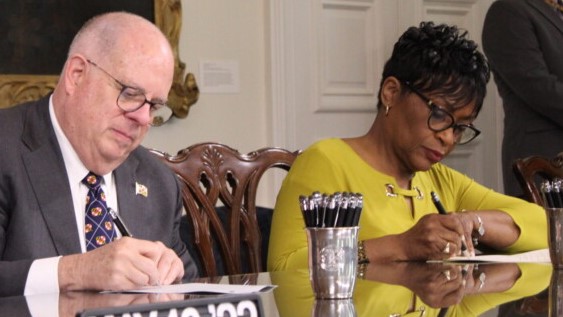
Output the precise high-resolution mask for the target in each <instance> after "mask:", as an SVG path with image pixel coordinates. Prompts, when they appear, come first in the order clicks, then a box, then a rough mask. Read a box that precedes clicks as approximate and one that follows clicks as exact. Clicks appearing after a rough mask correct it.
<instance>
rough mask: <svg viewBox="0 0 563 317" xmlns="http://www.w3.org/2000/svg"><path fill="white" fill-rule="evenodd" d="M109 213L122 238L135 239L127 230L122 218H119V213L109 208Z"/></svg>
mask: <svg viewBox="0 0 563 317" xmlns="http://www.w3.org/2000/svg"><path fill="white" fill-rule="evenodd" d="M108 212H109V215H110V216H111V219H113V222H114V223H115V225H116V226H117V229H119V232H120V233H121V236H122V237H133V235H132V234H131V232H130V231H129V230H128V229H127V227H126V226H125V223H123V221H122V220H121V218H120V217H119V215H118V214H117V212H116V211H115V210H113V208H108Z"/></svg>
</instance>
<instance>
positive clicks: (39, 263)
mask: <svg viewBox="0 0 563 317" xmlns="http://www.w3.org/2000/svg"><path fill="white" fill-rule="evenodd" d="M60 259H61V257H60V256H58V257H52V258H45V259H39V260H35V261H33V263H31V267H30V268H29V273H28V274H27V280H26V282H25V290H24V293H23V294H24V295H25V296H28V295H36V294H45V293H58V292H59V271H58V269H59V260H60Z"/></svg>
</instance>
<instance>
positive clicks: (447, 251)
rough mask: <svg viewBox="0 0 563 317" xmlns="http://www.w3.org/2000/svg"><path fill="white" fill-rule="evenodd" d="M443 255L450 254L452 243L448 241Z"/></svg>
mask: <svg viewBox="0 0 563 317" xmlns="http://www.w3.org/2000/svg"><path fill="white" fill-rule="evenodd" d="M442 252H443V253H446V254H450V242H449V241H448V243H446V246H445V247H444V250H442Z"/></svg>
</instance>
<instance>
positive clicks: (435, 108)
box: [401, 80, 481, 145]
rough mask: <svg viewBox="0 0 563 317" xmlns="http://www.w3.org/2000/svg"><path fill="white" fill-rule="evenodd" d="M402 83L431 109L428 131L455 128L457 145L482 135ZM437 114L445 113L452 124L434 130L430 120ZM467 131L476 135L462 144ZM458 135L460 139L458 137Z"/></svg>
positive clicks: (411, 87) (470, 125) (408, 84)
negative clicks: (464, 132) (464, 133)
mask: <svg viewBox="0 0 563 317" xmlns="http://www.w3.org/2000/svg"><path fill="white" fill-rule="evenodd" d="M401 83H403V85H405V87H407V88H408V89H409V90H410V91H412V92H414V93H415V94H416V95H417V96H418V97H419V98H420V99H422V101H424V103H425V104H426V106H428V109H430V114H429V115H428V120H427V121H426V124H427V125H428V129H430V130H432V131H434V132H442V131H445V130H447V129H449V128H453V129H454V136H456V142H455V143H456V144H457V145H464V144H467V143H469V142H471V141H473V140H475V138H477V136H479V134H481V131H480V130H479V129H477V128H476V127H475V126H473V125H472V124H464V123H461V124H460V123H456V122H455V117H454V116H453V114H451V113H450V112H449V111H447V110H446V109H443V108H441V107H439V106H438V105H436V104H435V103H434V102H433V101H432V100H430V98H428V97H426V96H425V95H423V94H422V93H421V92H420V91H419V90H418V89H416V88H414V87H413V86H412V85H411V83H410V82H408V81H403V80H401ZM436 112H440V113H443V114H444V115H446V116H447V117H449V118H450V120H451V123H450V124H449V125H448V126H446V127H444V128H440V129H436V128H433V127H432V125H431V124H430V120H431V119H432V116H433V115H435V113H436ZM460 128H462V129H461V130H460ZM467 129H469V131H472V132H473V133H474V135H473V136H472V137H470V138H469V139H467V140H466V141H463V142H462V141H461V138H462V137H463V131H467ZM456 130H457V131H462V132H461V133H458V134H456ZM457 135H458V136H459V137H457ZM458 138H459V140H457V139H458Z"/></svg>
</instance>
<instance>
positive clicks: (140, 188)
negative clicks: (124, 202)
mask: <svg viewBox="0 0 563 317" xmlns="http://www.w3.org/2000/svg"><path fill="white" fill-rule="evenodd" d="M135 194H136V195H141V196H144V197H147V196H148V195H149V189H148V188H147V186H145V185H143V184H141V183H137V182H135Z"/></svg>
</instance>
